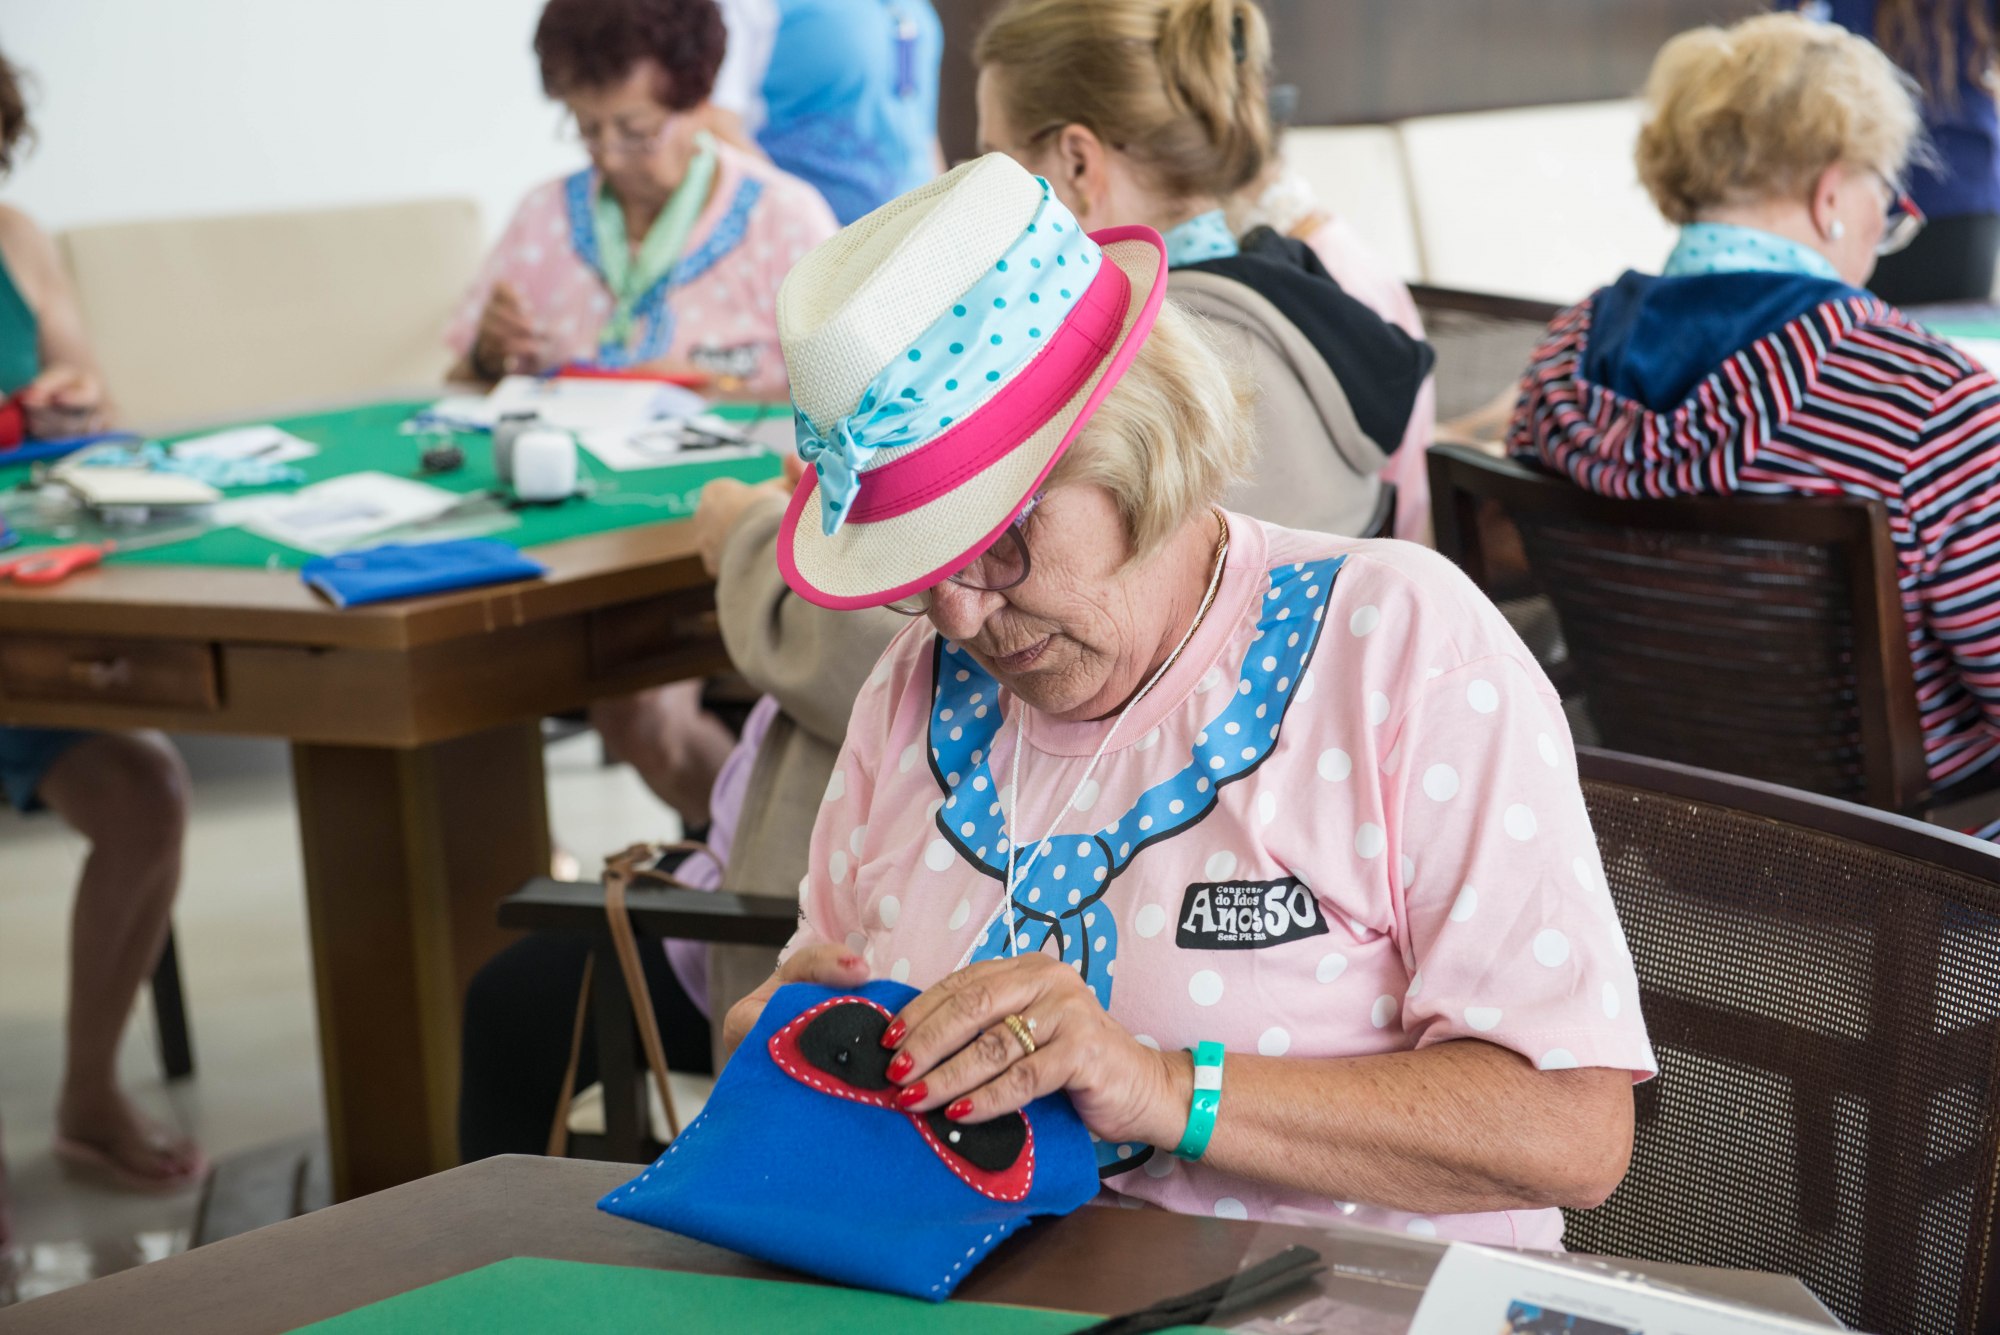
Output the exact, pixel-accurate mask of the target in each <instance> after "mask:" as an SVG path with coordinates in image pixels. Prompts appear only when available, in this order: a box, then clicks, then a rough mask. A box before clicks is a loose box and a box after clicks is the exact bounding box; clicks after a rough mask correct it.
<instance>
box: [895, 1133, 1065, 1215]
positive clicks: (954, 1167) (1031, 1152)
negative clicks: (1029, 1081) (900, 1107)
mask: <svg viewBox="0 0 2000 1335" xmlns="http://www.w3.org/2000/svg"><path fill="white" fill-rule="evenodd" d="M904 1115H905V1116H906V1117H908V1118H909V1119H910V1120H911V1121H913V1122H915V1123H916V1124H917V1130H919V1131H921V1132H923V1133H924V1139H925V1140H927V1141H929V1142H930V1143H931V1145H932V1147H933V1148H935V1149H936V1150H937V1152H938V1158H940V1159H942V1160H943V1161H944V1166H945V1167H946V1168H949V1169H951V1171H952V1172H953V1173H955V1174H957V1176H958V1180H959V1181H961V1182H963V1183H965V1185H966V1186H968V1187H971V1188H972V1189H973V1190H974V1191H976V1192H978V1193H979V1194H980V1195H982V1196H984V1197H985V1198H986V1199H987V1200H989V1201H1005V1202H1007V1203H1008V1204H1009V1205H1012V1204H1014V1203H1015V1202H1017V1201H1024V1200H1026V1199H1028V1193H1029V1192H1031V1191H1033V1190H1034V1189H1035V1124H1034V1123H1033V1122H1030V1121H1029V1120H1028V1115H1027V1114H1026V1113H1025V1112H1024V1113H1022V1114H1021V1122H1022V1124H1023V1125H1024V1126H1026V1127H1027V1129H1028V1145H1027V1150H1026V1153H1027V1156H1028V1180H1027V1181H1026V1182H1024V1183H1022V1184H1021V1194H1020V1195H1018V1196H1009V1195H1006V1194H1004V1193H1002V1192H999V1191H989V1190H987V1189H986V1188H985V1187H982V1186H980V1185H979V1184H978V1183H977V1182H974V1181H973V1180H972V1179H971V1178H969V1177H967V1176H966V1175H965V1172H964V1170H963V1169H961V1168H960V1167H959V1166H958V1163H957V1156H956V1155H954V1154H953V1153H952V1152H951V1151H950V1150H948V1149H946V1148H945V1146H944V1144H943V1142H942V1141H940V1140H939V1139H938V1138H937V1133H936V1132H934V1131H932V1130H931V1124H930V1123H929V1122H926V1121H925V1120H924V1119H923V1118H921V1117H919V1116H918V1115H917V1114H915V1113H906V1114H904Z"/></svg>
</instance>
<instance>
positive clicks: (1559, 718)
mask: <svg viewBox="0 0 2000 1335" xmlns="http://www.w3.org/2000/svg"><path fill="white" fill-rule="evenodd" d="M1229 530H1230V550H1229V557H1228V562H1227V566H1226V568H1225V571H1224V575H1223V579H1222V583H1221V588H1220V590H1219V592H1218V594H1217V598H1216V602H1215V606H1214V608H1213V609H1212V610H1211V611H1210V613H1209V615H1208V616H1207V618H1206V619H1205V620H1204V622H1203V623H1202V626H1201V628H1200V629H1199V630H1198V631H1197V633H1196V634H1195V636H1194V638H1193V640H1191V641H1190V642H1189V644H1188V647H1187V650H1186V652H1184V653H1183V654H1182V656H1181V658H1180V660H1179V661H1178V662H1177V663H1175V665H1174V666H1173V667H1172V668H1171V669H1170V670H1169V671H1168V672H1167V674H1166V675H1165V676H1164V677H1162V678H1161V680H1160V682H1159V684H1158V685H1157V686H1156V687H1155V688H1154V690H1153V691H1152V693H1151V694H1149V695H1148V696H1147V697H1146V698H1145V699H1144V700H1142V701H1141V702H1140V704H1139V706H1138V707H1137V708H1136V709H1134V710H1132V711H1131V713H1130V714H1129V715H1128V716H1127V717H1126V719H1125V720H1124V722H1123V723H1122V724H1121V725H1119V727H1118V731H1117V733H1116V735H1115V737H1114V738H1113V741H1112V744H1111V746H1110V747H1109V748H1108V749H1107V750H1106V752H1105V754H1104V756H1103V759H1102V760H1101V761H1099V763H1098V765H1097V768H1096V770H1095V771H1094V772H1093V773H1091V775H1090V777H1089V779H1088V780H1087V781H1086V780H1085V771H1086V769H1087V767H1088V765H1089V762H1090V757H1091V755H1092V753H1093V752H1094V751H1095V750H1096V749H1097V746H1098V744H1099V742H1101V741H1102V740H1103V739H1104V735H1105V732H1106V730H1107V729H1109V728H1110V727H1111V726H1112V725H1111V723H1110V722H1109V721H1108V720H1107V721H1102V722H1085V723H1065V722H1059V721H1055V720H1051V719H1048V718H1046V717H1043V716H1037V715H1030V716H1029V718H1028V720H1027V730H1026V740H1025V750H1024V751H1023V753H1022V756H1021V763H1020V776H1021V777H1020V783H1021V791H1020V792H1019V793H1015V792H1013V791H1011V790H1010V789H1009V788H1008V787H1007V784H1008V780H1009V776H1010V773H1011V767H1012V764H1013V754H1012V752H1013V747H1014V738H1015V730H1014V727H1013V711H1014V710H1015V709H1016V707H1017V702H1016V701H1015V700H1014V699H1013V697H1012V696H1010V695H1009V694H1008V693H1007V692H1005V691H1004V690H1002V689H1001V688H999V687H998V686H997V684H996V683H995V682H994V680H993V679H992V678H991V677H990V676H988V675H987V674H986V673H985V671H984V670H983V669H981V668H980V667H979V665H978V664H977V663H976V662H974V661H973V659H972V657H971V655H969V654H966V653H964V652H962V651H961V650H959V649H958V648H957V647H956V646H954V645H952V644H949V643H947V642H945V641H942V640H940V639H939V638H938V637H937V636H936V635H935V633H934V632H932V631H931V629H930V627H929V626H928V625H927V624H925V623H918V624H916V625H913V626H912V627H911V628H910V630H908V631H907V632H905V633H904V634H902V635H901V636H899V637H898V638H897V639H896V641H895V642H894V643H893V644H892V645H891V646H890V648H889V651H888V652H887V654H886V655H885V656H884V657H883V660H882V662H881V664H880V665H879V666H878V668H877V669H876V672H875V674H874V676H873V677H872V678H871V680H870V681H869V683H868V685H867V687H866V688H865V689H864V690H863V692H862V694H861V697H860V699H859V701H858V702H857V703H856V705H855V709H854V716H853V722H852V724H851V725H850V728H849V732H848V737H847V743H846V746H845V748H844V750H843V751H842V753H841V757H840V760H839V763H838V765H837V767H836V768H835V770H834V774H833V778H832V781H831V783H830V784H829V785H828V788H827V793H826V800H825V803H824V805H823V806H822V807H821V809H820V815H819V819H818V821H817V823H816V824H815V826H814V830H813V841H812V859H811V865H810V869H809V871H808V874H807V876H806V879H805V881H804V882H803V883H802V885H801V886H800V897H801V903H802V913H801V926H800V930H799V933H798V935H797V937H795V938H794V941H793V945H792V948H794V949H795V948H797V947H798V946H800V945H803V944H807V943H811V942H815V941H833V942H842V941H844V942H846V943H847V944H848V945H849V946H851V947H852V948H853V949H855V950H856V951H858V952H860V953H862V954H863V955H864V956H865V957H866V958H867V960H868V961H869V963H870V965H871V967H872V968H873V969H874V971H875V972H876V974H877V975H880V976H886V977H891V978H896V979H899V980H903V981H907V982H909V983H911V984H913V985H915V986H917V987H927V986H929V985H931V984H933V983H936V982H937V981H938V980H940V979H941V978H943V977H944V976H945V975H946V974H948V973H950V972H952V971H953V970H955V969H957V968H959V967H961V966H962V965H964V964H966V963H968V962H970V961H972V960H977V959H985V958H993V957H996V956H999V955H1003V954H1006V953H1008V951H1009V950H1010V944H1011V949H1012V950H1014V951H1028V950H1046V951H1048V952H1050V953H1051V954H1054V955H1056V956H1057V957H1059V958H1061V959H1063V960H1064V961H1065V962H1067V963H1069V964H1070V965H1071V966H1072V967H1073V968H1075V969H1076V970H1077V971H1078V973H1079V974H1081V975H1082V977H1083V978H1084V979H1085V981H1086V982H1087V983H1088V984H1089V985H1090V986H1091V988H1092V989H1093V990H1094V991H1095V992H1096V994H1097V996H1098V998H1099V1000H1100V1001H1101V1002H1103V1003H1104V1005H1105V1006H1106V1007H1107V1008H1108V1009H1109V1011H1110V1014H1111V1016H1112V1018H1114V1019H1115V1020H1117V1021H1118V1022H1119V1023H1120V1024H1121V1025H1122V1026H1123V1027H1124V1028H1125V1029H1127V1030H1128V1031H1129V1032H1131V1033H1132V1034H1133V1035H1134V1036H1135V1037H1136V1038H1137V1039H1138V1041H1139V1042H1141V1043H1144V1044H1147V1045H1148V1046H1155V1047H1162V1048H1175V1047H1192V1046H1194V1045H1195V1044H1196V1043H1197V1042H1200V1041H1202V1040H1204V1039H1209V1040H1215V1041H1219V1042H1221V1043H1222V1044H1223V1046H1224V1047H1225V1048H1226V1049H1228V1050H1229V1051H1230V1052H1242V1053H1261V1054H1263V1055H1265V1056H1274V1057H1277V1056H1282V1057H1291V1058H1299V1059H1311V1058H1315V1057H1355V1056H1366V1055H1369V1054H1373V1053H1383V1052H1399V1051H1407V1050H1411V1049H1417V1048H1423V1047H1427V1046H1429V1045H1431V1044H1433V1043H1441V1042H1445V1041H1448V1040H1452V1039H1477V1040H1480V1041H1483V1042H1487V1043H1493V1044H1497V1045H1499V1046H1500V1047H1504V1048H1508V1049H1511V1050H1513V1051H1515V1052H1518V1053H1520V1054H1521V1055H1522V1056H1523V1057H1525V1058H1527V1059H1528V1060H1529V1061H1531V1062H1533V1063H1534V1064H1535V1065H1537V1066H1538V1067H1541V1068H1543V1069H1547V1070H1555V1069H1562V1068H1567V1067H1577V1066H1600V1067H1610V1068H1615V1069H1619V1070H1625V1071H1630V1072H1632V1073H1633V1074H1634V1076H1635V1077H1638V1078H1643V1077H1644V1076H1647V1075H1650V1074H1652V1073H1653V1072H1654V1070H1655V1065H1654V1060H1653V1054H1652V1050H1651V1048H1650V1046H1649V1045H1648V1042H1647V1039H1646V1030H1645V1025H1644V1022H1643V1020H1642V1019H1641V1017H1640V1014H1639V1003H1638V990H1637V983H1636V980H1635V978H1634V975H1633V970H1632V962H1631V957H1630V955H1629V954H1628V952H1627V950H1626V946H1625V939H1624V935H1623V933H1622V932H1621V931H1620V929H1619V925H1618V918H1617V915H1616V912H1615V910H1614V908H1613V906H1612V903H1611V899H1610V896H1609V894H1608V892H1607V890H1606V886H1605V880H1604V873H1603V869H1602V866H1601V864H1600V862H1599V860H1598V854H1597V845H1596V841H1595V840H1594V838H1593V837H1592V834H1591V829H1590V823H1589V818H1588V816H1587V815H1586V813H1585V810H1584V804H1583V797H1582V793H1581V791H1580V789H1579V787H1578V782H1577V772H1576V761H1575V756H1574V753H1573V751H1572V748H1571V744H1570V738H1569V732H1568V729H1567V728H1566V727H1565V725H1564V721H1563V715H1562V710H1561V707H1560V705H1559V703H1558V701H1557V698H1556V695H1555V692H1554V690H1553V689H1552V688H1551V687H1550V685H1549V683H1548V681H1547V679H1546V678H1545V677H1544V676H1543V675H1542V673H1541V671H1540V669H1539V668H1538V667H1537V666H1536V665H1535V663H1534V660H1533V659H1532V658H1531V657H1530V656H1529V654H1528V652H1527V650H1526V649H1525V648H1524V647H1523V646H1522V645H1521V643H1520V641H1519V639H1518V638H1517V637H1516V636H1515V635H1514V633H1513V631H1512V630H1511V629H1509V628H1508V626H1507V624H1506V623H1505V621H1503V620H1502V619H1501V617H1500V616H1499V614H1498V613H1497V612H1496V611H1494V609H1493V607H1492V605H1491V604H1490V603H1488V602H1487V601H1486V599H1485V598H1484V597H1483V596H1481V595H1480V594H1479V592H1478V591H1477V590H1476V589H1475V588H1473V586H1472V585H1471V583H1470V582H1469V581H1467V580H1466V579H1465V577H1464V576H1463V575H1462V574H1460V573H1459V572H1458V570H1457V569H1456V568H1455V567H1453V566H1452V565H1450V564H1449V563H1448V562H1447V561H1445V560H1444V559H1443V558H1441V557H1439V556H1437V555H1436V554H1434V553H1432V552H1429V551H1426V550H1424V549H1422V548H1419V547H1416V546H1413V545H1410V544H1405V543H1395V542H1359V541H1355V540H1352V539H1345V538H1334V537H1329V536H1326V535H1322V534H1311V533H1299V532H1293V531H1289V530H1285V529H1280V528H1275V527H1272V526H1270V525H1266V524H1262V523H1259V522H1258V521H1256V520H1253V519H1247V518H1245V517H1242V516H1239V515H1231V516H1229ZM1072 793H1075V794H1076V802H1075V804H1074V806H1073V807H1072V809H1071V810H1070V812H1069V814H1068V815H1067V816H1065V817H1064V818H1063V820H1062V822H1061V825H1060V826H1059V827H1058V829H1057V830H1056V831H1055V832H1054V833H1051V834H1049V837H1048V838H1047V840H1046V841H1045V845H1044V847H1043V849H1042V851H1040V852H1039V853H1036V854H1035V856H1034V861H1033V863H1032V864H1031V865H1029V866H1028V867H1027V869H1026V872H1025V874H1018V873H1017V876H1016V888H1015V914H1014V919H1013V932H1014V940H1013V941H1012V942H1011V943H1010V942H1009V941H1008V939H1007V937H1008V931H1009V929H1008V927H1007V925H1006V921H1005V919H1004V918H1003V916H1002V909H1003V904H1002V900H1003V897H1004V893H1005V884H1006V882H1005V877H1006V859H1007V851H1008V846H1009V845H1008V840H1009V838H1010V836H1011V837H1015V838H1020V839H1023V840H1029V839H1036V838H1039V837H1040V836H1042V835H1043V833H1044V832H1045V831H1048V830H1049V829H1050V823H1051V822H1053V821H1055V820H1056V818H1057V816H1058V815H1059V814H1060V813H1061V812H1062V810H1063V807H1064V805H1065V804H1066V803H1067V802H1068V801H1069V799H1070V796H1071V794H1072ZM1032 851H1033V850H1031V849H1029V848H1027V847H1025V846H1024V847H1023V848H1022V849H1021V850H1020V853H1019V854H1018V858H1019V859H1020V860H1022V861H1025V860H1026V859H1027V857H1028V856H1029V854H1030V853H1031V852H1032ZM1229 1110H1230V1100H1229V1094H1228V1082H1227V1078H1226V1075H1225V1080H1224V1093H1223V1100H1222V1112H1221V1117H1222V1119H1223V1120H1224V1121H1227V1119H1228V1117H1229ZM1099 1159H1100V1168H1101V1170H1102V1171H1103V1172H1104V1174H1105V1175H1106V1176H1105V1185H1106V1186H1107V1187H1108V1188H1109V1189H1110V1190H1112V1191H1116V1192H1120V1193H1123V1194H1125V1195H1129V1196H1133V1197H1137V1198H1141V1199H1144V1200H1147V1201H1151V1202H1154V1203H1156V1204H1159V1205H1162V1206H1165V1207H1166V1208H1168V1209H1172V1210H1178V1211H1182V1212H1184V1213H1193V1214H1214V1215H1220V1216H1224V1217H1236V1218H1245V1217H1247V1218H1253V1219H1266V1218H1273V1217H1282V1218H1286V1219H1290V1220H1295V1221H1297V1220H1301V1219H1312V1218H1322V1219H1345V1220H1350V1221H1352V1222H1356V1223H1363V1224H1372V1225H1376V1226H1380V1227H1389V1228H1399V1229H1407V1230H1409V1231H1410V1232H1413V1233H1421V1234H1425V1235H1431V1234H1435V1235H1440V1236H1445V1237H1450V1238H1461V1239H1466V1240H1473V1241H1480V1242H1489V1243H1498V1244H1502V1245H1511V1246H1524V1247H1555V1246H1558V1245H1560V1241H1561V1236H1562V1218H1561V1215H1560V1213H1559V1212H1557V1211H1555V1210H1535V1211H1514V1212H1499V1213H1492V1214H1475V1215H1448V1216H1421V1215H1411V1214H1408V1213H1404V1212H1399V1211H1394V1210H1388V1209H1384V1208H1381V1207H1378V1206H1375V1205H1373V1204H1370V1203H1368V1202H1365V1201H1353V1202H1349V1201H1333V1200H1328V1199H1326V1198H1324V1197H1318V1196H1314V1195H1312V1194H1310V1193H1307V1192H1305V1191H1302V1190H1298V1189H1293V1188H1288V1187H1286V1186H1284V1185H1281V1184H1278V1185H1273V1184H1267V1183H1263V1182H1257V1181H1252V1180H1250V1179H1246V1178H1241V1177H1234V1176H1231V1175H1228V1174H1225V1173H1222V1172H1219V1171H1217V1170H1215V1169H1213V1168H1210V1167H1208V1166H1206V1165H1204V1164H1201V1163H1193V1164H1189V1163H1185V1162H1182V1161H1181V1160H1178V1159H1176V1158H1174V1157H1173V1156H1171V1155H1169V1154H1168V1153H1166V1152H1165V1151H1164V1150H1159V1149H1154V1148H1152V1147H1149V1146H1142V1145H1113V1144H1104V1145H1101V1146H1100V1147H1099Z"/></svg>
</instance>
